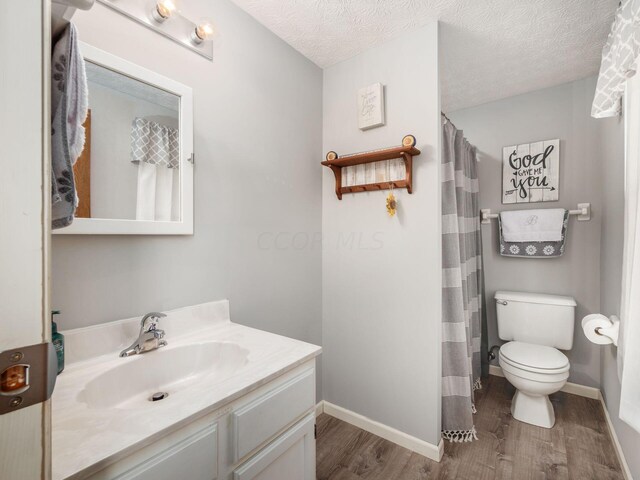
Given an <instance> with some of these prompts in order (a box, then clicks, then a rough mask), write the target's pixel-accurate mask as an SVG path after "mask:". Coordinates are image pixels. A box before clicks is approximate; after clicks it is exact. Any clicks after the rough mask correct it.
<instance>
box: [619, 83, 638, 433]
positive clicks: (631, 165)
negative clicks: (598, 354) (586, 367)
mask: <svg viewBox="0 0 640 480" xmlns="http://www.w3.org/2000/svg"><path fill="white" fill-rule="evenodd" d="M626 84H627V86H626V95H625V188H624V217H625V218H624V220H625V222H624V224H625V225H624V254H623V263H622V265H623V267H622V268H623V272H622V299H621V307H620V317H621V332H620V338H619V340H618V345H619V347H618V369H619V373H620V375H621V384H622V391H621V394H620V418H621V419H622V420H624V421H625V422H627V423H628V424H629V425H631V426H632V427H633V428H634V429H635V430H637V431H639V432H640V374H639V372H640V75H636V76H633V77H632V78H630V79H629V80H628V81H627V82H626Z"/></svg>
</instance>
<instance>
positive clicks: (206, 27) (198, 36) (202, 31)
mask: <svg viewBox="0 0 640 480" xmlns="http://www.w3.org/2000/svg"><path fill="white" fill-rule="evenodd" d="M214 31H215V30H214V28H213V23H212V22H211V21H210V20H207V19H203V20H200V21H199V22H198V25H197V26H196V28H194V30H193V32H192V33H191V40H192V41H193V43H195V44H200V43H202V42H204V41H205V40H206V39H208V38H210V37H211V36H212V35H213V33H214Z"/></svg>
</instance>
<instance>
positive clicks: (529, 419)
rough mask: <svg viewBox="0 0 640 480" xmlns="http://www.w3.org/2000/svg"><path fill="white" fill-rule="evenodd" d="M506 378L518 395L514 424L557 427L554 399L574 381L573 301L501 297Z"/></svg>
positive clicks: (498, 304) (502, 357)
mask: <svg viewBox="0 0 640 480" xmlns="http://www.w3.org/2000/svg"><path fill="white" fill-rule="evenodd" d="M495 300H496V309H497V316H498V335H499V336H500V338H501V339H502V340H506V341H507V342H508V343H505V344H504V345H502V346H501V347H500V356H499V363H500V367H502V372H503V373H504V376H505V377H506V379H507V380H509V382H510V383H511V384H512V385H513V386H514V387H516V389H517V391H516V394H515V395H514V397H513V400H512V402H511V414H512V415H513V418H515V419H517V420H520V421H521V422H526V423H530V424H532V425H537V426H539V427H545V428H551V427H553V425H554V423H555V421H556V417H555V414H554V413H553V406H552V405H551V402H550V401H549V395H550V394H552V393H555V392H557V391H558V390H560V389H561V388H562V387H563V386H564V384H565V383H567V378H569V359H568V358H567V357H566V356H565V355H564V354H563V353H562V352H561V351H560V350H571V347H572V346H573V327H574V321H575V308H576V301H575V300H574V299H573V298H571V297H561V296H558V295H543V294H537V293H522V292H496V295H495Z"/></svg>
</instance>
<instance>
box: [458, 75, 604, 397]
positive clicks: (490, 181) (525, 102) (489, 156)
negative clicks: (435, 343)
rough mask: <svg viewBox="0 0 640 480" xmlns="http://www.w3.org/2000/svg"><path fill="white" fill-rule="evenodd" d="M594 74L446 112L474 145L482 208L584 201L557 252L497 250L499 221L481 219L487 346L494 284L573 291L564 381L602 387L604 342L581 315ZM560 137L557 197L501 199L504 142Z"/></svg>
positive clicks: (596, 276) (590, 252) (592, 244)
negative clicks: (506, 253)
mask: <svg viewBox="0 0 640 480" xmlns="http://www.w3.org/2000/svg"><path fill="white" fill-rule="evenodd" d="M594 90H595V78H588V79H584V80H578V81H576V82H572V83H569V84H565V85H560V86H558V87H553V88H547V89H544V90H539V91H536V92H533V93H528V94H525V95H519V96H516V97H511V98H507V99H504V100H500V101H496V102H491V103H488V104H484V105H480V106H478V107H473V108H469V109H465V110H459V111H456V112H451V113H449V114H448V115H449V117H450V118H451V120H452V121H453V123H455V124H456V126H457V127H458V128H459V129H461V130H463V131H464V134H465V136H466V137H467V138H468V139H469V141H470V142H471V143H472V144H474V145H476V146H477V147H478V149H479V151H480V156H479V158H480V164H479V173H478V175H479V183H480V207H481V208H491V209H492V210H493V211H494V212H498V211H500V210H514V209H521V208H558V207H562V208H567V209H571V208H576V205H577V204H578V203H579V202H590V203H591V207H592V219H591V221H589V222H577V221H576V220H575V218H572V219H571V220H570V222H569V230H568V239H567V247H566V251H565V254H564V255H563V256H562V257H560V258H556V259H544V260H542V259H540V260H535V259H518V258H508V257H502V256H500V255H499V253H498V238H497V237H498V235H497V222H496V221H493V222H492V224H491V226H489V225H483V226H482V234H483V242H484V248H483V253H484V264H485V281H486V299H487V302H486V303H487V314H488V320H487V326H488V343H489V346H491V345H495V344H500V343H503V342H501V341H500V340H499V338H498V332H497V324H496V309H495V302H493V301H492V299H493V295H494V293H495V292H496V290H519V291H526V292H541V293H552V294H558V295H571V296H573V297H574V298H575V299H576V301H577V302H578V308H577V313H576V323H575V333H574V343H573V349H572V350H571V351H570V352H568V354H567V355H568V356H569V358H570V361H571V373H570V377H569V381H571V382H575V383H579V384H582V385H588V386H594V387H598V386H600V353H601V351H602V349H601V348H600V347H598V346H596V345H594V344H592V343H591V342H589V341H588V340H587V339H586V337H585V336H584V334H583V333H582V330H581V328H580V320H581V319H582V318H583V317H584V316H585V315H587V314H589V313H598V312H600V231H601V222H602V219H603V203H602V194H601V190H602V189H601V173H602V172H601V170H602V168H601V163H602V160H603V159H602V156H601V149H600V134H599V129H600V128H601V125H602V124H601V123H599V121H598V120H596V119H593V118H591V117H590V116H589V112H590V108H591V101H592V99H593V92H594ZM553 138H560V192H559V193H560V199H559V201H558V202H546V203H535V204H530V205H522V204H521V205H502V204H501V199H502V147H504V146H506V145H514V144H520V143H529V142H534V141H537V140H547V139H553Z"/></svg>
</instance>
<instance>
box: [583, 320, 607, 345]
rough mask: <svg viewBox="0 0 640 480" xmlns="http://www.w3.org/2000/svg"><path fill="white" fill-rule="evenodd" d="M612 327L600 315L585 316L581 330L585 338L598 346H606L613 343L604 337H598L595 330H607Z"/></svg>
mask: <svg viewBox="0 0 640 480" xmlns="http://www.w3.org/2000/svg"><path fill="white" fill-rule="evenodd" d="M612 325H613V324H612V322H611V320H609V319H608V318H607V317H605V316H604V315H602V314H601V313H594V314H592V315H587V316H586V317H584V318H583V319H582V330H583V331H584V335H585V337H587V338H588V339H589V341H591V342H593V343H595V344H598V345H608V344H610V343H613V340H612V339H611V338H610V337H607V336H605V335H598V334H597V333H596V328H602V329H608V328H611V326H612Z"/></svg>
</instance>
